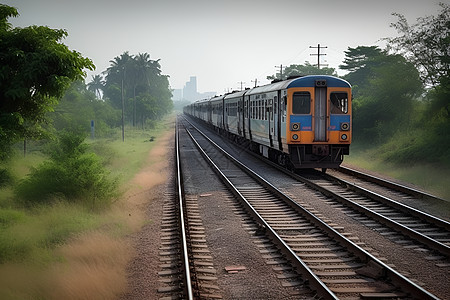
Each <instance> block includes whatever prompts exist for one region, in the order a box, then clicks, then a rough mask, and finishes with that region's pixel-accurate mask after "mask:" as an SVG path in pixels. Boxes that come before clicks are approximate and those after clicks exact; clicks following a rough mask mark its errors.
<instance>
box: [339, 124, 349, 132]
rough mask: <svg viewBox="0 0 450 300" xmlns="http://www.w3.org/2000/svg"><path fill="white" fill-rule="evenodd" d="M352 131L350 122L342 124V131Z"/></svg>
mask: <svg viewBox="0 0 450 300" xmlns="http://www.w3.org/2000/svg"><path fill="white" fill-rule="evenodd" d="M349 129H350V124H349V123H348V122H343V123H341V130H343V131H347V130H349Z"/></svg>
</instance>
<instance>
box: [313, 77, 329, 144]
mask: <svg viewBox="0 0 450 300" xmlns="http://www.w3.org/2000/svg"><path fill="white" fill-rule="evenodd" d="M314 141H315V142H326V141H327V87H326V81H324V80H316V88H315V101H314Z"/></svg>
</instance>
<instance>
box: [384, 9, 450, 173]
mask: <svg viewBox="0 0 450 300" xmlns="http://www.w3.org/2000/svg"><path fill="white" fill-rule="evenodd" d="M439 5H440V6H441V8H442V9H441V11H440V12H439V13H438V14H437V15H436V16H426V17H421V18H418V19H417V22H416V23H415V24H413V25H409V24H408V22H407V20H406V18H405V17H404V16H403V15H401V14H394V15H395V16H397V17H398V18H399V20H398V21H397V22H396V23H394V24H392V25H391V26H392V27H393V28H395V29H396V30H397V31H398V33H399V34H400V36H398V37H395V38H388V39H386V40H387V41H388V49H389V50H391V51H394V52H396V53H402V54H403V55H405V56H406V58H407V59H408V60H409V61H410V62H411V63H413V64H414V65H415V66H416V68H417V69H418V70H419V71H420V76H421V79H422V82H423V84H424V85H425V86H426V87H427V88H428V89H427V95H426V97H425V99H426V100H428V101H427V102H425V110H424V112H423V114H422V115H421V116H422V117H421V118H420V123H419V126H418V128H422V130H421V131H420V132H417V133H416V136H417V137H418V138H417V139H416V142H415V143H414V144H413V145H410V147H408V148H405V147H404V148H405V149H404V150H403V151H402V153H403V156H404V157H409V158H410V159H414V160H422V161H429V162H440V163H444V164H446V165H449V163H450V130H449V129H450V79H449V78H450V74H449V72H450V47H449V44H450V5H449V4H444V3H440V4H439Z"/></svg>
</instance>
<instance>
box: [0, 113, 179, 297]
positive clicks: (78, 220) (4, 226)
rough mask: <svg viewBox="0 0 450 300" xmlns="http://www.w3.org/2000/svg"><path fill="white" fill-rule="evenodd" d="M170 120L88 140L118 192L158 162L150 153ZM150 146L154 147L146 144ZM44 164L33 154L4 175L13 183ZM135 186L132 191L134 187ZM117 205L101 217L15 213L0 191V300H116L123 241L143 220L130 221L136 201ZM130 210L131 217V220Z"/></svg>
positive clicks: (126, 252)
mask: <svg viewBox="0 0 450 300" xmlns="http://www.w3.org/2000/svg"><path fill="white" fill-rule="evenodd" d="M172 124H173V117H171V118H168V119H166V120H164V121H162V122H161V123H159V124H158V125H157V126H156V127H155V128H154V129H152V130H147V131H143V130H127V131H126V133H125V134H126V135H125V142H122V139H121V135H120V132H119V133H118V135H117V138H116V139H114V140H112V139H110V140H100V139H99V140H93V141H89V144H90V145H91V146H92V149H93V150H94V152H96V153H97V154H98V155H100V156H102V157H103V158H104V159H105V162H106V164H107V167H108V168H109V169H110V170H111V171H112V172H113V174H114V175H117V176H120V180H121V181H120V183H121V187H122V191H123V193H125V192H126V190H128V189H130V188H133V187H130V182H131V181H132V179H133V177H134V176H135V175H136V173H138V172H139V170H141V168H142V167H143V166H144V165H145V166H146V167H148V166H147V165H148V164H156V163H158V159H160V157H159V158H157V157H156V156H155V158H151V159H149V158H148V154H149V152H150V151H152V149H153V148H154V147H155V146H156V145H158V141H159V139H160V138H161V137H162V136H163V135H165V134H166V133H167V132H169V130H170V131H172V130H173V125H172ZM151 140H152V141H151ZM44 159H45V157H44V156H42V155H40V154H39V153H38V152H32V153H31V154H30V155H27V157H25V158H24V157H22V156H17V157H16V158H15V159H14V161H12V162H11V165H10V169H11V170H12V173H13V176H14V177H15V178H16V179H20V178H22V177H23V176H25V175H26V174H27V173H28V172H29V170H30V167H32V166H37V165H38V164H39V163H41V162H42V161H43V160H44ZM134 188H135V187H134ZM127 201H130V200H129V198H128V197H125V196H121V197H120V199H117V201H116V202H115V203H114V204H113V205H112V206H111V207H110V208H109V209H105V210H103V211H100V212H99V211H92V210H90V209H89V208H87V207H85V206H83V205H80V204H68V203H66V202H57V203H54V204H52V205H41V206H39V207H33V208H28V209H25V208H21V207H20V206H19V205H18V204H17V203H16V202H15V199H14V195H13V193H12V188H11V187H4V188H1V189H0V299H114V298H117V296H118V295H119V294H120V293H121V292H123V290H124V289H125V288H126V285H127V282H126V265H127V262H128V261H129V259H130V258H131V257H132V249H130V247H129V242H127V235H128V234H130V233H132V232H134V231H137V230H139V228H141V226H142V225H144V224H145V223H146V222H149V220H145V218H144V217H142V216H141V217H140V218H138V217H136V215H137V214H138V213H140V214H143V212H144V210H143V209H142V207H138V206H139V205H143V204H142V203H128V202H127ZM129 211H132V212H133V218H129V215H130V214H129Z"/></svg>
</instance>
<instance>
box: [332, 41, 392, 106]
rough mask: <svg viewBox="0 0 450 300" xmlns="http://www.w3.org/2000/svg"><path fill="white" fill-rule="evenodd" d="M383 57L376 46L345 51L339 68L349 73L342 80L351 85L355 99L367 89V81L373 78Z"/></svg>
mask: <svg viewBox="0 0 450 300" xmlns="http://www.w3.org/2000/svg"><path fill="white" fill-rule="evenodd" d="M384 56H385V54H384V53H383V51H382V50H381V49H380V48H378V47H377V46H358V47H356V48H351V47H349V48H348V50H347V51H345V59H344V62H343V64H342V65H339V68H340V69H342V70H346V71H348V72H349V73H348V74H346V75H345V76H344V79H345V80H347V81H348V82H350V83H351V84H352V86H353V94H354V96H355V97H356V96H358V95H359V91H360V90H364V89H365V88H367V85H368V84H369V80H370V79H371V78H373V77H374V76H375V74H374V70H375V68H376V67H377V66H379V65H380V63H382V61H383V57H384Z"/></svg>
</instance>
